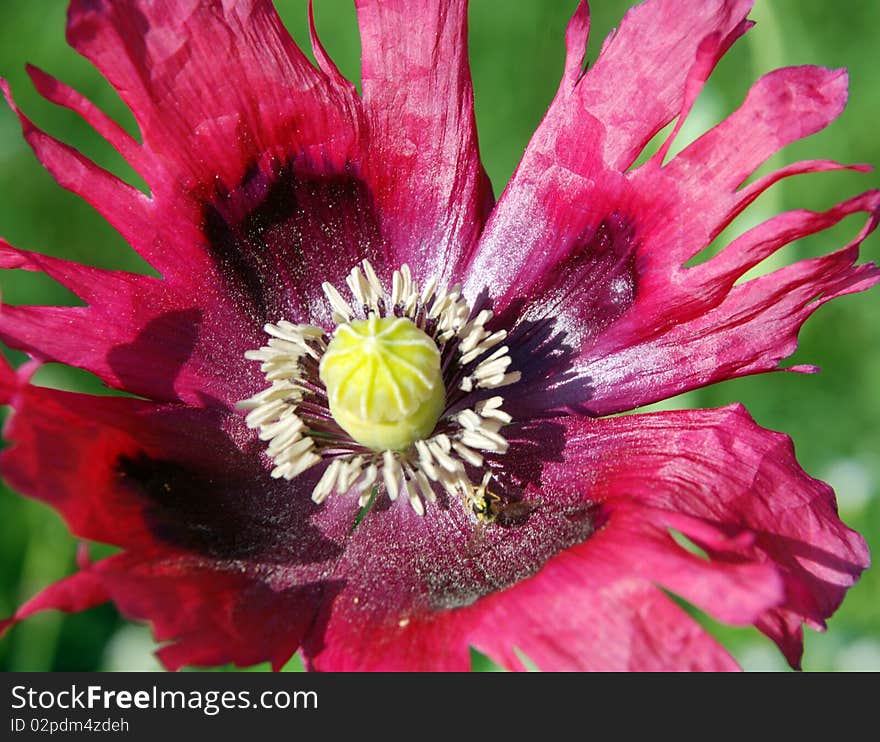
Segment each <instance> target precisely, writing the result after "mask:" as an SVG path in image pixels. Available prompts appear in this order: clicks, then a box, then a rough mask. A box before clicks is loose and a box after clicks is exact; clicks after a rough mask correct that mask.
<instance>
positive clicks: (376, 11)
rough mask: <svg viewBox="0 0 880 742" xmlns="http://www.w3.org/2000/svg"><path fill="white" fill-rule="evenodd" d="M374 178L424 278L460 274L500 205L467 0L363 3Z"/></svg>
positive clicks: (392, 230)
mask: <svg viewBox="0 0 880 742" xmlns="http://www.w3.org/2000/svg"><path fill="white" fill-rule="evenodd" d="M357 10H358V21H359V24H360V29H361V45H362V50H363V51H362V55H363V60H362V78H363V91H364V93H363V96H364V109H365V113H366V116H367V120H368V122H369V126H370V138H371V141H372V143H373V144H372V147H371V149H370V152H369V156H370V159H369V162H370V170H371V174H370V181H371V184H372V186H373V192H374V193H375V196H376V199H377V202H378V205H379V211H380V213H381V219H382V230H383V233H384V235H385V237H386V239H388V240H389V242H390V243H391V245H392V246H393V250H394V252H395V255H396V256H397V258H398V260H399V261H400V262H408V263H409V265H410V266H411V267H412V268H413V269H414V270H415V271H416V272H417V276H418V277H420V278H424V279H427V278H429V277H431V276H439V277H441V278H442V279H443V280H444V281H446V282H448V283H449V284H451V283H453V282H454V280H456V279H458V278H460V276H461V272H460V271H461V268H462V262H461V261H466V260H467V259H468V258H469V256H470V255H471V253H472V252H473V249H474V248H475V246H476V241H477V238H478V237H479V234H480V231H481V230H482V227H483V224H484V223H485V220H486V216H487V214H488V211H489V209H490V207H491V205H492V201H493V199H492V192H491V186H490V184H489V181H488V178H487V177H486V174H485V173H484V171H483V168H482V165H481V164H480V156H479V152H478V150H477V131H476V123H475V120H474V110H473V106H474V100H473V89H472V86H471V78H470V70H469V67H468V57H467V0H453V1H452V2H448V1H446V0H415V1H413V0H392V2H380V1H379V0H358V2H357Z"/></svg>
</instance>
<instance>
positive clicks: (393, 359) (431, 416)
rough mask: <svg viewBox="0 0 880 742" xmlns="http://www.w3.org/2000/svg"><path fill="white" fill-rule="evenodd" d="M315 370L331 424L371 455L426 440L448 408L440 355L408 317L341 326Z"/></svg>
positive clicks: (372, 320) (354, 322)
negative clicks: (333, 421) (360, 444)
mask: <svg viewBox="0 0 880 742" xmlns="http://www.w3.org/2000/svg"><path fill="white" fill-rule="evenodd" d="M319 368H320V372H319V373H320V379H321V381H323V382H324V386H325V387H326V388H327V396H328V398H329V401H330V413H331V414H332V415H333V419H334V420H336V422H338V423H339V425H340V427H341V428H342V429H343V430H345V432H347V433H348V434H349V435H350V436H351V437H352V438H354V439H355V440H356V441H357V442H358V443H362V444H363V445H365V446H366V447H367V448H372V449H373V450H375V451H385V450H392V451H402V450H404V449H406V448H407V447H408V446H409V445H410V444H412V443H414V442H415V441H416V440H419V439H421V438H425V437H427V436H428V435H429V434H430V433H431V431H432V430H434V427H435V426H436V425H437V421H438V420H439V419H440V414H441V413H442V412H443V408H444V406H445V405H446V387H445V385H444V384H443V376H442V374H441V373H440V351H439V350H438V348H437V345H436V343H435V342H434V341H433V340H431V338H429V337H428V336H427V335H426V334H425V333H424V332H423V331H422V330H420V329H419V328H418V327H416V326H415V324H413V322H412V320H409V319H407V318H406V317H382V318H379V317H375V316H372V317H370V318H369V319H365V320H354V321H352V322H348V323H345V324H342V325H340V326H339V327H338V328H337V329H336V333H335V334H334V336H333V339H332V340H331V341H330V343H329V344H328V345H327V350H325V351H324V356H323V357H322V358H321V364H320V367H319Z"/></svg>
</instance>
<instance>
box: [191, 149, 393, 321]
mask: <svg viewBox="0 0 880 742" xmlns="http://www.w3.org/2000/svg"><path fill="white" fill-rule="evenodd" d="M322 169H323V166H318V165H308V164H304V163H298V164H297V165H296V166H294V165H290V164H288V165H283V166H279V167H277V168H275V169H274V170H271V171H266V170H265V169H261V168H258V167H253V168H251V169H250V170H249V172H248V174H247V175H246V176H245V178H244V179H243V181H242V183H241V184H240V185H239V186H238V187H237V188H235V189H233V190H232V191H224V190H218V192H216V193H215V194H213V195H211V196H210V197H209V198H207V199H206V200H205V204H204V206H203V218H202V229H203V232H204V234H205V237H206V239H207V243H208V248H209V250H210V253H211V256H212V258H213V259H214V261H215V263H216V265H217V266H218V269H219V271H220V273H221V275H222V276H223V277H224V278H225V279H226V281H227V283H228V285H229V287H230V291H231V294H232V296H233V298H234V299H235V300H237V301H239V302H243V303H246V304H248V305H250V308H251V309H252V311H253V312H254V313H255V315H256V318H257V319H258V320H259V321H260V322H261V323H262V322H264V321H277V320H278V319H279V318H281V317H287V318H290V317H308V316H311V313H312V312H313V311H315V308H316V306H315V305H316V304H320V305H321V306H323V304H324V303H325V302H324V299H323V296H322V294H321V291H320V285H321V282H322V281H325V280H327V281H331V282H333V283H339V282H340V279H341V278H342V277H344V275H345V273H347V272H348V270H350V268H351V266H352V265H354V264H356V263H357V262H358V260H360V258H362V257H370V258H373V259H375V254H376V251H377V250H379V249H380V245H381V238H380V236H379V228H378V220H377V217H376V211H375V207H374V204H373V197H372V193H371V192H370V190H369V189H368V187H367V185H366V184H365V183H364V181H363V180H362V179H361V178H359V177H358V176H357V175H356V174H355V173H354V172H353V171H352V172H347V171H343V172H321V171H322Z"/></svg>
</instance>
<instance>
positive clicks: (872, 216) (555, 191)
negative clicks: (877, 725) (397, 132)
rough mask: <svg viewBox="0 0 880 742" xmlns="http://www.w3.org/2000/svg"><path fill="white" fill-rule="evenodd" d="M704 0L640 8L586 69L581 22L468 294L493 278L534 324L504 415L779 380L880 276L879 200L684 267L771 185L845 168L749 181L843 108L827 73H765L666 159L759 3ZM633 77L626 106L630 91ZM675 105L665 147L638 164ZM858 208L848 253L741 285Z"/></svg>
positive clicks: (868, 198)
mask: <svg viewBox="0 0 880 742" xmlns="http://www.w3.org/2000/svg"><path fill="white" fill-rule="evenodd" d="M694 5H699V7H698V8H697V7H694V8H691V9H690V11H692V12H688V13H681V12H677V13H671V12H670V13H665V10H667V4H665V3H664V2H662V1H661V0H653V1H649V2H646V3H644V4H643V5H640V6H639V7H638V8H637V9H635V11H633V12H632V13H631V14H630V15H629V16H628V17H627V19H625V21H624V24H623V25H622V27H621V31H620V32H619V33H618V34H617V35H615V36H612V37H611V40H610V41H608V42H606V45H605V47H604V49H603V52H602V54H601V55H600V58H599V60H598V62H597V64H596V67H595V68H593V69H592V70H590V71H588V72H586V73H584V74H581V71H580V67H579V65H578V64H577V63H576V62H575V61H574V60H577V59H578V58H579V57H578V55H577V54H576V53H575V52H576V50H577V49H582V48H583V44H584V43H585V39H586V20H585V18H584V15H583V14H584V13H585V9H583V8H581V9H580V10H579V12H578V14H576V16H575V18H574V19H573V20H572V23H571V25H570V27H569V34H568V38H567V41H568V44H569V61H568V64H567V67H566V72H565V74H564V77H563V82H562V86H561V88H560V91H559V93H558V94H557V97H556V99H555V100H554V102H553V105H552V106H551V108H550V111H549V112H548V114H547V117H546V119H545V121H544V122H543V123H542V125H541V127H540V128H539V130H538V132H537V133H536V135H535V137H534V139H533V140H532V142H531V143H530V145H529V149H528V150H527V152H526V155H525V157H524V159H523V162H522V164H521V166H520V168H519V170H518V171H517V173H516V174H515V176H514V178H513V180H512V181H511V184H510V186H509V188H508V190H507V191H506V192H505V194H504V195H503V197H502V198H501V200H500V201H499V204H498V206H497V208H496V210H495V212H494V213H493V215H492V218H491V220H490V222H489V224H488V225H487V228H486V231H485V233H484V236H483V238H482V241H481V246H480V251H479V253H478V255H477V257H476V259H475V261H474V263H473V265H472V266H471V279H470V283H469V286H468V290H469V291H470V292H471V293H472V294H473V295H476V294H478V293H479V292H480V291H482V290H483V289H484V287H486V286H488V288H489V293H490V294H491V295H493V296H494V297H496V301H495V304H494V308H495V311H496V314H500V315H501V316H500V318H499V320H498V322H499V326H511V325H513V324H514V323H516V322H517V321H519V322H520V323H521V324H522V326H523V330H522V333H521V335H520V344H521V345H522V347H520V348H519V349H517V348H516V347H512V353H511V354H512V356H513V358H514V363H515V365H516V367H517V368H518V369H519V370H521V371H522V372H523V375H524V380H525V381H524V384H523V385H522V386H521V388H520V391H519V393H518V394H517V395H515V396H516V400H515V402H514V405H518V407H512V408H511V412H512V413H513V414H514V415H515V416H517V417H523V416H527V415H532V414H537V413H539V412H540V411H544V412H546V410H547V409H548V408H557V409H568V410H576V411H578V412H582V413H587V414H591V415H602V414H609V413H614V412H620V411H622V410H627V409H632V408H635V407H638V406H640V405H643V404H647V403H650V402H654V401H657V400H659V399H663V398H666V397H670V396H673V395H675V394H678V393H680V392H683V391H686V390H688V389H692V388H694V387H697V386H701V385H704V384H708V383H712V382H715V381H719V380H722V379H727V378H731V377H733V376H739V375H743V374H748V373H757V372H762V371H771V370H775V369H777V368H778V367H779V364H780V361H781V360H782V359H784V358H785V357H787V356H788V355H790V354H791V353H792V352H793V351H794V349H795V347H796V337H797V332H798V330H799V328H800V326H801V325H802V324H803V322H804V321H805V320H806V318H807V317H808V316H809V315H810V314H811V313H812V312H813V311H814V310H815V309H816V308H817V307H818V306H820V305H821V304H822V303H824V302H825V301H828V300H830V299H831V298H834V297H836V296H839V295H842V294H846V293H852V292H856V291H862V290H864V289H866V288H868V287H870V286H872V285H873V284H874V283H876V282H877V280H878V276H880V274H878V272H877V269H876V268H875V267H874V266H873V265H870V264H869V265H856V259H857V252H858V245H859V244H860V243H861V241H862V240H863V239H864V238H865V236H866V235H867V234H869V233H870V232H871V231H873V229H874V228H875V227H876V224H877V219H878V214H880V199H878V196H877V194H876V193H874V192H869V193H866V194H863V195H862V196H859V197H857V198H854V199H851V200H849V201H846V202H844V203H841V204H839V205H838V206H836V207H834V208H832V209H830V210H829V211H828V212H825V213H823V214H812V213H806V212H791V213H788V214H785V215H783V216H781V217H778V218H777V219H775V220H771V221H769V222H767V223H765V224H763V225H761V226H759V227H757V228H755V229H753V230H751V231H750V232H749V233H747V235H745V236H744V237H743V238H741V239H740V240H737V241H735V242H734V243H732V244H731V245H729V246H728V247H727V248H726V249H724V250H723V251H722V252H721V253H720V255H718V256H717V257H715V258H713V259H711V260H708V261H705V262H704V263H701V264H698V265H695V266H688V267H685V265H686V263H688V261H690V260H691V259H693V258H695V256H697V255H698V253H700V252H701V251H702V250H703V249H704V248H705V247H707V246H708V245H709V244H710V243H711V242H712V240H713V239H714V238H715V237H717V236H718V234H719V233H720V232H721V231H722V230H723V229H724V228H725V227H726V226H727V225H728V224H729V223H730V222H731V221H732V220H733V219H734V218H735V217H736V216H737V215H738V214H739V213H740V212H742V210H743V209H745V208H746V207H747V206H748V205H749V204H750V203H751V202H752V201H754V199H755V198H757V196H759V195H760V194H761V193H762V192H763V191H764V190H766V189H767V188H768V187H770V186H771V185H772V184H774V183H776V182H778V181H779V180H781V179H782V178H785V177H790V176H792V175H797V174H803V173H811V172H822V171H828V170H834V169H841V168H843V167H845V166H843V165H839V164H838V163H834V162H830V161H823V160H814V161H808V162H801V163H796V164H794V165H791V166H788V167H786V168H783V169H782V170H780V171H777V172H775V173H771V174H770V175H768V176H765V177H763V178H761V179H759V180H756V181H755V182H754V183H751V184H750V185H747V186H743V183H744V182H745V181H746V180H747V178H748V177H749V176H750V175H751V174H752V173H753V172H754V171H755V170H756V169H757V168H758V167H759V166H760V165H761V164H762V163H763V162H764V161H765V160H766V159H767V158H769V157H770V156H771V155H773V154H774V153H775V152H776V151H777V150H779V149H780V148H781V147H784V146H785V145H787V144H789V143H791V142H793V141H795V140H797V139H799V138H802V137H804V136H808V135H810V134H812V133H815V132H816V131H819V130H820V129H822V128H824V127H825V126H827V125H828V124H829V123H830V122H831V121H832V120H834V118H836V117H837V116H838V115H839V114H840V112H841V111H842V109H843V106H844V104H845V101H846V84H847V80H846V74H845V73H844V72H843V71H841V70H826V69H821V68H817V67H794V68H788V69H783V70H777V71H776V72H773V73H770V74H769V75H766V76H765V77H763V78H762V79H761V80H759V81H758V82H757V83H756V84H755V85H754V87H753V88H752V90H751V91H750V93H749V95H748V96H747V98H746V101H745V102H744V103H743V105H742V106H741V107H740V109H739V110H737V111H736V112H735V113H733V114H732V115H731V116H730V117H729V118H728V119H727V120H726V121H724V122H722V123H721V124H719V125H718V126H717V127H715V128H713V129H712V130H711V131H709V132H708V133H706V134H705V135H704V136H703V137H701V138H700V139H698V140H697V141H696V142H694V143H693V144H691V145H690V146H689V147H687V148H685V149H684V150H683V151H682V152H681V153H680V154H679V155H677V156H676V157H674V158H672V159H671V160H670V161H669V162H668V163H665V164H664V159H665V157H666V155H667V153H668V151H669V146H670V145H671V143H672V140H673V139H674V137H675V136H676V134H677V133H678V130H679V128H680V126H681V124H682V123H683V121H684V119H685V118H686V116H687V114H688V112H689V111H690V108H691V106H692V104H693V102H694V100H695V99H696V97H697V94H698V93H699V91H700V89H701V87H702V84H703V83H704V82H705V80H706V79H707V78H708V76H709V73H710V72H711V70H712V68H713V67H714V66H715V64H716V62H717V61H718V59H719V58H720V57H721V55H722V54H723V53H724V52H725V51H726V50H727V49H728V48H729V47H730V45H731V44H732V43H733V41H735V39H736V38H737V37H739V36H740V35H742V33H744V32H745V31H746V30H747V29H748V28H749V26H750V23H749V22H748V21H746V20H745V17H744V16H745V13H746V12H747V10H748V5H749V4H748V3H732V2H731V3H699V4H696V3H695V4H694ZM660 16H662V20H658V19H659V17H660ZM649 21H651V22H649ZM664 24H666V25H664ZM658 28H660V29H663V33H655V31H656V30H657V29H658ZM634 39H642V41H643V44H642V46H641V47H640V48H639V51H638V53H637V54H635V53H634V54H632V55H631V57H632V58H633V59H634V60H635V61H629V60H628V59H627V58H626V56H625V55H624V54H623V52H622V51H620V50H626V49H630V50H631V49H633V48H635V41H634ZM631 45H632V46H631ZM652 55H654V56H652ZM661 59H662V63H661V62H660V61H658V60H661ZM670 59H676V60H678V64H671V63H670ZM632 65H635V66H636V67H637V68H638V69H636V70H633V69H632V68H631V66H632ZM655 68H656V69H655ZM615 74H620V75H621V81H620V84H619V85H618V86H615V85H612V83H613V82H614V80H615V79H617V78H615V77H613V76H614V75H615ZM652 76H653V77H654V78H655V79H652ZM628 85H632V86H634V87H633V92H632V93H631V96H630V97H627V95H625V94H621V93H620V90H621V89H624V90H628V89H629V88H627V86H628ZM636 89H637V90H638V92H635V91H636ZM609 91H613V94H611V93H610V92H609ZM643 99H646V100H645V102H644V105H642V101H643ZM631 100H639V101H640V104H639V106H631V105H629V104H628V102H629V101H631ZM624 103H626V105H624ZM675 113H679V121H678V125H677V126H676V128H675V129H674V131H673V133H672V135H671V136H670V137H669V139H668V140H667V142H666V144H665V145H664V146H663V147H661V149H660V151H659V152H658V153H657V155H656V156H655V157H653V158H652V159H650V160H649V161H648V162H647V163H645V164H644V165H642V166H641V167H639V168H638V169H635V170H631V171H628V172H627V171H626V169H627V168H628V167H629V165H630V164H631V163H632V161H633V159H634V158H635V156H636V155H637V154H638V152H639V151H640V149H641V148H642V147H643V146H644V144H645V143H646V141H647V138H648V137H649V136H650V135H652V134H653V133H655V132H656V131H657V130H658V129H659V127H660V126H662V125H664V124H665V123H667V122H668V121H669V119H670V118H671V117H672V116H673V115H674V114H675ZM853 169H862V170H863V169H864V168H863V167H861V166H853ZM858 212H865V213H866V214H867V222H866V225H865V227H864V229H863V230H862V231H861V233H860V234H859V235H858V236H857V238H856V239H855V240H854V241H853V242H851V243H850V244H849V245H848V246H847V247H846V248H844V249H843V250H841V251H839V252H838V253H834V254H832V255H829V256H826V257H825V258H821V259H818V260H814V261H804V262H801V263H798V264H796V266H793V267H791V268H787V269H783V270H781V271H777V272H775V273H773V274H771V275H770V276H769V277H766V278H761V279H757V280H754V281H750V282H746V283H744V284H742V285H735V284H736V283H737V281H739V279H741V278H742V277H743V275H744V274H745V273H746V271H747V270H748V269H750V268H752V267H754V266H756V265H758V264H759V263H760V262H761V261H762V260H764V259H765V258H766V257H769V256H770V255H771V254H773V252H775V251H776V250H778V249H780V248H781V247H783V246H784V245H787V244H789V243H791V242H794V241H796V240H798V239H800V238H802V237H805V236H808V235H811V234H814V233H817V232H821V231H823V230H825V229H827V228H829V227H830V226H833V225H834V224H836V223H837V222H838V221H840V220H841V219H843V218H844V217H846V216H848V215H850V214H854V213H858ZM511 276H512V277H513V279H512V280H511V278H510V277H511ZM536 326H537V327H538V328H539V332H540V334H541V336H542V340H541V341H540V342H537V344H536V342H535V341H534V330H535V327H536ZM515 340H516V337H514V338H511V344H512V346H513V345H514V344H515ZM536 347H537V348H538V349H539V352H535V348H536ZM797 370H808V368H806V367H799V368H798V369H797ZM512 396H514V395H512Z"/></svg>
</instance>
